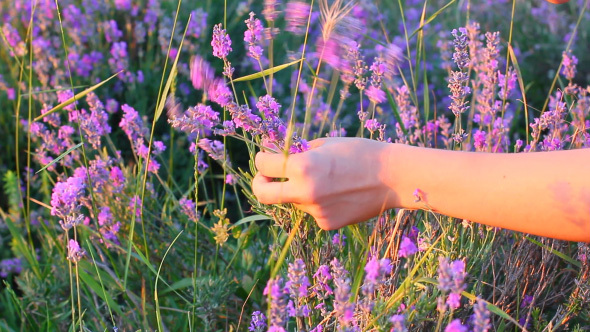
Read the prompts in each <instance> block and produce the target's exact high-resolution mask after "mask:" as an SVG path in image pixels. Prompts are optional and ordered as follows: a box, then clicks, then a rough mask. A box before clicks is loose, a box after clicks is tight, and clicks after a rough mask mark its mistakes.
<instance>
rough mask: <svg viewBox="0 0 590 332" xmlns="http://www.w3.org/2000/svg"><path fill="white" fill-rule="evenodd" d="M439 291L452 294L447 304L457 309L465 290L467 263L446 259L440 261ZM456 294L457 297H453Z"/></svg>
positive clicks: (441, 258)
mask: <svg viewBox="0 0 590 332" xmlns="http://www.w3.org/2000/svg"><path fill="white" fill-rule="evenodd" d="M438 262H439V266H438V289H440V290H441V291H443V292H451V295H450V296H449V298H448V299H447V304H449V305H450V306H451V307H452V308H454V309H456V308H457V307H458V306H459V304H460V299H461V295H460V294H461V292H462V291H463V290H464V289H465V284H464V282H465V277H466V276H467V273H466V272H465V262H464V261H463V260H456V261H453V262H450V260H449V259H448V258H446V257H442V256H441V257H439V259H438ZM453 294H455V295H453Z"/></svg>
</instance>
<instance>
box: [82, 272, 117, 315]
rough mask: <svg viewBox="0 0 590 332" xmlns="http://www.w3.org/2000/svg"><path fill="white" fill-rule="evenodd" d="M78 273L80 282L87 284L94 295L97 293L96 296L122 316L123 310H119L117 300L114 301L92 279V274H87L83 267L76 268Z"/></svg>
mask: <svg viewBox="0 0 590 332" xmlns="http://www.w3.org/2000/svg"><path fill="white" fill-rule="evenodd" d="M78 274H79V275H80V279H82V282H83V283H84V284H85V285H86V286H88V287H89V288H90V289H92V291H93V292H94V293H95V294H96V295H98V297H100V298H101V299H103V301H106V302H107V305H108V306H109V307H111V308H113V310H115V312H116V313H117V314H119V316H123V312H122V311H121V307H120V306H119V305H118V304H117V302H115V300H114V299H113V297H112V296H111V294H109V293H107V292H105V291H104V289H103V288H102V287H101V285H99V284H98V283H97V282H96V280H94V279H93V278H92V276H91V275H90V274H88V273H87V272H86V271H85V270H84V269H78Z"/></svg>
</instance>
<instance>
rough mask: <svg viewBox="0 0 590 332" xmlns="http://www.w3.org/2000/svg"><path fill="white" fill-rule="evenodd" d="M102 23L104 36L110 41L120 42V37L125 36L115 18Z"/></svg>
mask: <svg viewBox="0 0 590 332" xmlns="http://www.w3.org/2000/svg"><path fill="white" fill-rule="evenodd" d="M102 25H103V29H104V37H105V39H106V40H107V42H108V43H115V42H118V41H119V39H121V37H123V31H121V30H119V27H118V26H117V22H116V21H115V20H110V21H106V22H103V24H102Z"/></svg>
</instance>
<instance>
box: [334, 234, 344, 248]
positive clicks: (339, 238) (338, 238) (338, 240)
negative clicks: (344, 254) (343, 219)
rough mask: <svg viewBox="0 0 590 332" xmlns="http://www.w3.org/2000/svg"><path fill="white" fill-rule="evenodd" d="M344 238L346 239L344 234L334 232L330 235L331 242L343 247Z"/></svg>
mask: <svg viewBox="0 0 590 332" xmlns="http://www.w3.org/2000/svg"><path fill="white" fill-rule="evenodd" d="M345 239H346V235H344V234H339V233H336V234H334V236H333V237H332V244H333V245H335V246H340V247H343V246H344V245H345V244H346V242H344V240H345Z"/></svg>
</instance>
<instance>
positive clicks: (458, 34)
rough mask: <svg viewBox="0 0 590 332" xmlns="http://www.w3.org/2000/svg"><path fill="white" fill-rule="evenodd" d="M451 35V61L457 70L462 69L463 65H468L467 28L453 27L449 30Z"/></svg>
mask: <svg viewBox="0 0 590 332" xmlns="http://www.w3.org/2000/svg"><path fill="white" fill-rule="evenodd" d="M451 34H452V35H453V37H454V38H455V39H454V40H453V46H454V47H455V52H454V53H453V61H455V64H457V67H459V70H460V71H462V70H463V69H464V68H465V67H467V66H468V65H469V62H470V59H469V53H468V52H467V39H468V36H467V29H465V28H459V30H458V31H457V29H453V31H452V32H451Z"/></svg>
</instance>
